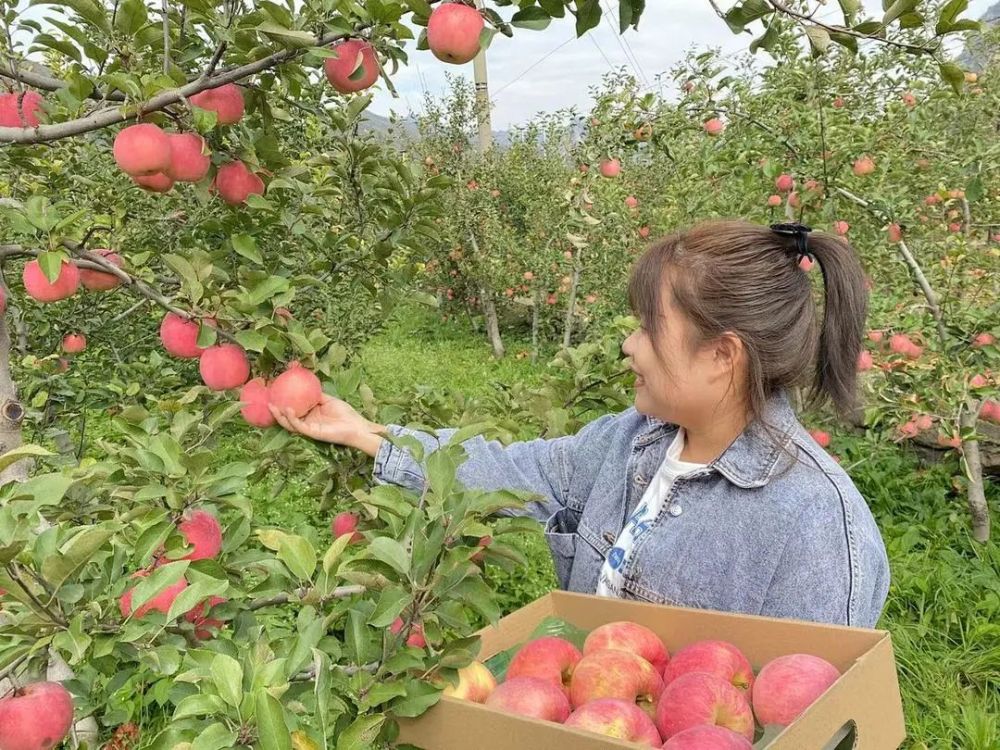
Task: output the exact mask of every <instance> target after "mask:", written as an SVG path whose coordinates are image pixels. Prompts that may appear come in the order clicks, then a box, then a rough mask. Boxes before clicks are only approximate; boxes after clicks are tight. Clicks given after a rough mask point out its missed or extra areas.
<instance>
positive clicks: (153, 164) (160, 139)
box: [112, 122, 170, 177]
mask: <svg viewBox="0 0 1000 750" xmlns="http://www.w3.org/2000/svg"><path fill="white" fill-rule="evenodd" d="M112 151H113V153H114V157H115V162H116V163H117V164H118V166H119V168H121V170H122V171H123V172H125V174H127V175H130V176H132V177H141V176H143V175H154V174H158V173H160V172H165V171H166V170H167V169H169V167H170V139H169V138H167V134H166V133H164V132H163V131H162V130H160V128H159V127H158V126H156V125H153V124H152V123H149V122H142V123H139V124H138V125H129V126H128V127H127V128H123V129H122V130H119V131H118V134H117V135H116V136H115V142H114V146H113V147H112Z"/></svg>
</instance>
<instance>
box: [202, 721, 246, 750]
mask: <svg viewBox="0 0 1000 750" xmlns="http://www.w3.org/2000/svg"><path fill="white" fill-rule="evenodd" d="M236 746H237V742H236V732H234V731H232V730H230V729H227V728H226V726H225V725H224V724H221V723H218V722H216V723H215V724H210V725H209V726H208V727H206V728H205V729H204V730H203V731H202V733H201V734H199V735H198V736H197V737H195V738H194V742H192V743H191V750H223V748H227V749H228V748H234V747H236Z"/></svg>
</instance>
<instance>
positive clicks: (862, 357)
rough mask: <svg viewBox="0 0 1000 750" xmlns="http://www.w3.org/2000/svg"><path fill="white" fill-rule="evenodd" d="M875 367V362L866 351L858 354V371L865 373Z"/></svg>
mask: <svg viewBox="0 0 1000 750" xmlns="http://www.w3.org/2000/svg"><path fill="white" fill-rule="evenodd" d="M874 366H875V360H874V359H873V358H872V354H871V352H870V351H868V350H867V349H863V350H862V351H860V352H858V371H859V372H867V371H868V370H870V369H872V368H873V367H874Z"/></svg>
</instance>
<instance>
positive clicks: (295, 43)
mask: <svg viewBox="0 0 1000 750" xmlns="http://www.w3.org/2000/svg"><path fill="white" fill-rule="evenodd" d="M257 31H259V32H260V33H261V34H264V35H265V36H267V37H270V38H271V39H274V40H275V41H278V42H281V43H282V44H284V45H285V46H286V47H291V48H302V47H312V46H313V45H315V44H316V37H315V36H314V35H313V34H310V33H309V32H308V31H300V30H298V29H286V28H285V27H284V26H281V25H279V24H277V23H274V22H273V21H265V22H264V23H262V24H260V25H259V26H257Z"/></svg>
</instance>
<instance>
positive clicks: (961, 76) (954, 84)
mask: <svg viewBox="0 0 1000 750" xmlns="http://www.w3.org/2000/svg"><path fill="white" fill-rule="evenodd" d="M938 70H939V71H940V73H941V78H943V79H944V80H945V82H946V83H948V84H950V85H951V88H952V89H953V90H954V91H955V93H956V94H961V93H962V89H963V87H964V85H965V72H964V71H963V70H962V69H961V68H960V67H958V65H956V64H955V63H953V62H946V63H942V64H941V65H940V66H938Z"/></svg>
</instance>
